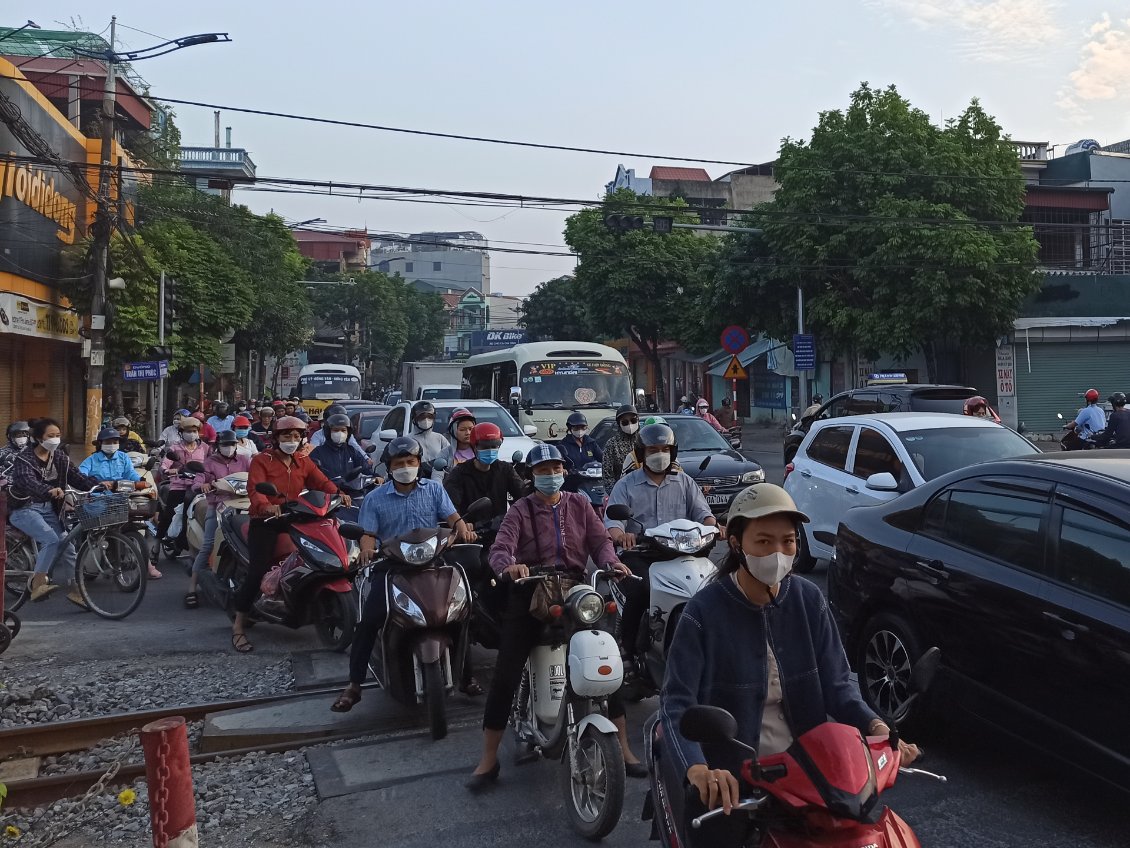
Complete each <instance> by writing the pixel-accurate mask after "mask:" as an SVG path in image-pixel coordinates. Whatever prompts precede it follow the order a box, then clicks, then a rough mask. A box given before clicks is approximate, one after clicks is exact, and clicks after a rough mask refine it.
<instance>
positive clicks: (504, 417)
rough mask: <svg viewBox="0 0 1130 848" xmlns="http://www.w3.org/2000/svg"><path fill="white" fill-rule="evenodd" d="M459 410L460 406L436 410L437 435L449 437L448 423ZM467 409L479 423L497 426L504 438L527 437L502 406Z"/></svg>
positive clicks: (470, 407) (471, 407)
mask: <svg viewBox="0 0 1130 848" xmlns="http://www.w3.org/2000/svg"><path fill="white" fill-rule="evenodd" d="M459 408H460V407H458V406H447V407H437V408H436V423H435V431H436V432H437V433H443V434H444V435H445V436H446V435H447V422H448V421H450V420H451V413H453V412H454V411H455V410H456V409H459ZM467 409H468V410H469V411H470V413H471V414H472V415H474V416H475V421H476V422H477V423H479V424H497V425H498V429H499V430H501V431H502V435H503V437H507V436H523V435H525V434H524V433H523V432H522V431H521V430H519V429H518V425H517V424H515V423H514V419H513V418H511V417H510V413H509V412H507V411H506V410H505V409H503V408H502V407H500V406H469V407H467Z"/></svg>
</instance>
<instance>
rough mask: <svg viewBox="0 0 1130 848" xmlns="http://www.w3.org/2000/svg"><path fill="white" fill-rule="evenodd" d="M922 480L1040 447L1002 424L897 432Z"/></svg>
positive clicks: (1037, 451)
mask: <svg viewBox="0 0 1130 848" xmlns="http://www.w3.org/2000/svg"><path fill="white" fill-rule="evenodd" d="M898 436H899V439H900V440H901V441H902V445H903V447H904V448H905V449H906V452H907V453H908V454H910V458H911V459H912V460H913V461H914V464H915V465H916V466H917V467H918V472H919V473H920V474H921V475H922V478H923V479H924V480H933V479H934V478H935V477H941V476H942V475H943V474H948V473H949V472H951V471H956V470H957V469H959V468H968V467H969V466H970V465H976V464H978V463H980V462H989V461H991V460H995V459H1008V458H1010V457H1014V456H1026V455H1028V454H1034V453H1039V452H1040V449H1039V448H1038V447H1036V446H1035V445H1034V444H1032V443H1031V442H1030V441H1028V440H1027V439H1025V438H1024V437H1023V436H1021V435H1018V434H1017V433H1014V432H1013V431H1012V430H1009V429H1007V428H1005V427H991V428H982V427H976V428H974V427H954V428H952V429H950V428H946V427H934V428H932V429H929V430H905V431H903V432H900V433H899V434H898Z"/></svg>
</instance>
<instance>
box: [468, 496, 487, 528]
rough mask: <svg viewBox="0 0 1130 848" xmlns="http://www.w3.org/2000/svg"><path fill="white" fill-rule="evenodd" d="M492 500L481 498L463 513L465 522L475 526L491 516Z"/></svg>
mask: <svg viewBox="0 0 1130 848" xmlns="http://www.w3.org/2000/svg"><path fill="white" fill-rule="evenodd" d="M490 511H491V502H490V498H479V499H478V500H477V501H474V502H473V503H472V504H471V505H470V506H469V507H467V509H465V510H464V511H463V516H462V517H463V520H464V521H469V522H470V523H472V524H474V523H475V522H476V521H481V520H482V519H484V518H486V517H487V516H488V515H490Z"/></svg>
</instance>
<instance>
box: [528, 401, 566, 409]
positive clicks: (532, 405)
mask: <svg viewBox="0 0 1130 848" xmlns="http://www.w3.org/2000/svg"><path fill="white" fill-rule="evenodd" d="M523 407H524V408H526V409H561V401H554V402H553V403H527V404H523Z"/></svg>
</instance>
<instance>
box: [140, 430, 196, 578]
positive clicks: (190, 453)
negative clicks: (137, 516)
mask: <svg viewBox="0 0 1130 848" xmlns="http://www.w3.org/2000/svg"><path fill="white" fill-rule="evenodd" d="M200 430H201V424H200V421H199V420H198V419H197V418H195V417H194V416H192V415H186V416H184V417H182V418H181V420H180V427H179V428H178V429H177V438H176V439H174V440H173V441H172V442H170V443H169V444H168V445H167V451H166V453H165V458H164V459H163V460H161V476H162V478H163V479H165V480H168V481H169V490H168V492H167V493H166V495H165V508H164V509H162V510H161V517H160V518H159V519H158V520H157V542H158V544H156V545H154V546H153V554H152V557H151V559H150V564H151V565H153V566H154V567H156V565H157V557H158V556H159V555H160V551H161V545H160V543H161V542H163V541H164V540H165V536H166V534H168V532H169V525H170V524H172V523H173V514H174V513H175V512H176V509H177V507H178V506H180V505H181V504H183V503H184V502H185V500H186V499H188V498H189V495H190V494H191V489H192V484H193V480H192V478H190V477H181V476H180V475H179V473H178V472H180V471H181V469H183V468H184V467H185V465H186V464H187V463H189V462H203V461H204V460H205V459H207V458H208V454H209V453H210V450H209V448H208V445H207V444H206V443H205V442H204V440H203V439H201V438H200ZM187 533H188V522H187V521H182V522H181V532H180V535H179V536H177V539H176V542H175V543H174V544H173V546H172V549H171V550H172V551H173V554H172V555H174V556H175V555H176V554H178V553H180V552H181V551H183V550H184V549H185V548H187V547H188V537H187ZM152 571H153V569H152V568H151V569H150V572H152Z"/></svg>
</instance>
